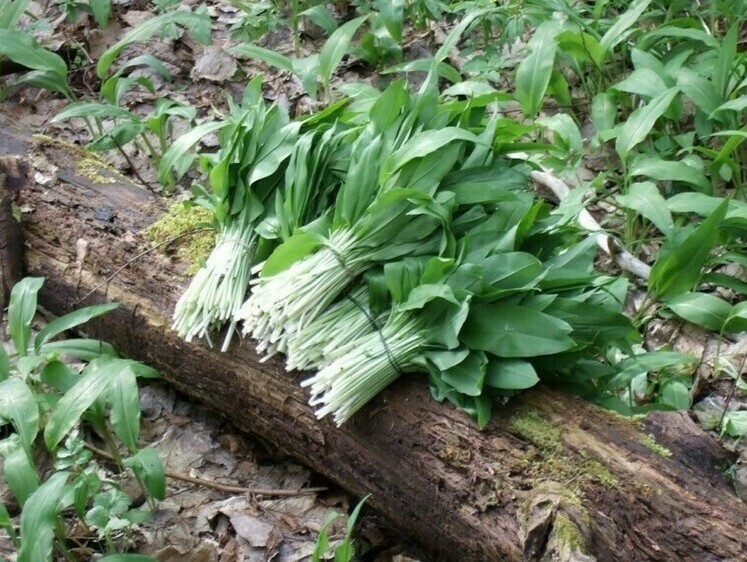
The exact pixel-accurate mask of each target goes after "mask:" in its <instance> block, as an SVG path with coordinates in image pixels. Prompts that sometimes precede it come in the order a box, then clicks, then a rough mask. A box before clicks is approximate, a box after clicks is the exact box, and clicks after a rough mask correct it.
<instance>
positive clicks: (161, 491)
mask: <svg viewBox="0 0 747 562" xmlns="http://www.w3.org/2000/svg"><path fill="white" fill-rule="evenodd" d="M123 462H124V465H125V466H127V467H129V468H131V469H132V471H133V472H134V473H135V476H137V479H138V481H139V482H140V483H141V484H142V485H143V487H144V488H145V489H146V490H147V491H148V494H150V496H151V497H153V498H155V499H157V500H162V499H163V498H165V497H166V476H165V474H164V471H163V463H162V462H161V457H159V456H158V451H157V450H156V449H154V448H153V447H146V448H145V449H141V450H140V451H138V452H137V454H135V455H133V456H131V457H129V458H127V459H124V461H123Z"/></svg>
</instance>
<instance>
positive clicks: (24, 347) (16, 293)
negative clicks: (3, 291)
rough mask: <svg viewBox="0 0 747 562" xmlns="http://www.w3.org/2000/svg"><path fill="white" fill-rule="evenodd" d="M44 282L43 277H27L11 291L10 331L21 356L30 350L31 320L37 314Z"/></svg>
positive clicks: (9, 308)
mask: <svg viewBox="0 0 747 562" xmlns="http://www.w3.org/2000/svg"><path fill="white" fill-rule="evenodd" d="M43 284H44V278H42V277H26V278H25V279H21V280H20V281H19V282H18V283H16V285H15V286H14V287H13V290H12V291H11V292H10V304H9V305H8V331H9V332H10V337H11V339H12V340H13V343H14V344H15V346H16V351H17V352H18V354H19V355H21V356H23V355H26V353H27V352H28V346H29V340H30V339H31V322H32V321H33V319H34V315H35V314H36V298H37V294H38V293H39V289H41V286H42V285H43Z"/></svg>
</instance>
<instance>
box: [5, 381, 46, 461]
mask: <svg viewBox="0 0 747 562" xmlns="http://www.w3.org/2000/svg"><path fill="white" fill-rule="evenodd" d="M0 421H9V422H10V423H12V424H13V427H14V428H15V430H16V433H17V434H18V438H19V440H20V442H21V446H22V447H23V449H24V451H26V454H27V455H28V457H29V458H32V454H31V447H32V445H33V443H34V439H36V434H37V433H38V432H39V407H38V406H37V404H36V398H35V397H34V393H33V392H32V390H31V389H30V388H29V387H28V385H27V384H26V383H25V382H24V381H22V380H21V379H18V378H15V377H13V378H9V379H6V380H4V381H2V382H0Z"/></svg>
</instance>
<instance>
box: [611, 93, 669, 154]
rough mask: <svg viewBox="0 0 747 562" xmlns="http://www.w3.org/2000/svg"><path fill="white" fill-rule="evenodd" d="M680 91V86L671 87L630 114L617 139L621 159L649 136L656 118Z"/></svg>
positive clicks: (616, 147)
mask: <svg viewBox="0 0 747 562" xmlns="http://www.w3.org/2000/svg"><path fill="white" fill-rule="evenodd" d="M678 93H679V88H676V87H675V88H669V89H668V90H666V91H665V92H663V93H661V94H659V95H658V96H656V97H655V98H653V99H652V100H651V101H650V102H649V103H648V104H646V105H644V106H643V107H639V108H638V109H636V110H635V111H634V112H633V113H631V114H630V117H628V120H627V121H626V122H625V123H624V124H623V125H622V127H621V128H620V134H619V135H618V137H617V140H616V141H615V150H616V151H617V153H618V154H619V155H620V158H621V159H623V160H625V159H626V158H627V156H628V153H629V152H630V150H631V149H632V148H634V147H635V146H636V145H638V144H640V143H641V142H642V141H643V140H644V139H645V138H646V137H647V136H648V134H649V133H650V132H651V129H653V127H654V125H655V124H656V120H657V119H659V117H661V116H662V115H663V114H664V112H665V111H666V110H667V109H668V108H669V106H670V105H671V104H672V101H674V98H675V97H676V96H677V94H678Z"/></svg>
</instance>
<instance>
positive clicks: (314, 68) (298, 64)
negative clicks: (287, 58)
mask: <svg viewBox="0 0 747 562" xmlns="http://www.w3.org/2000/svg"><path fill="white" fill-rule="evenodd" d="M293 74H295V75H296V76H297V77H298V79H299V80H300V81H301V84H303V87H304V88H305V89H306V93H307V94H309V97H311V98H314V99H316V94H317V86H318V83H317V81H318V79H319V54H318V53H312V54H310V55H309V56H308V57H303V58H301V59H293Z"/></svg>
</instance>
